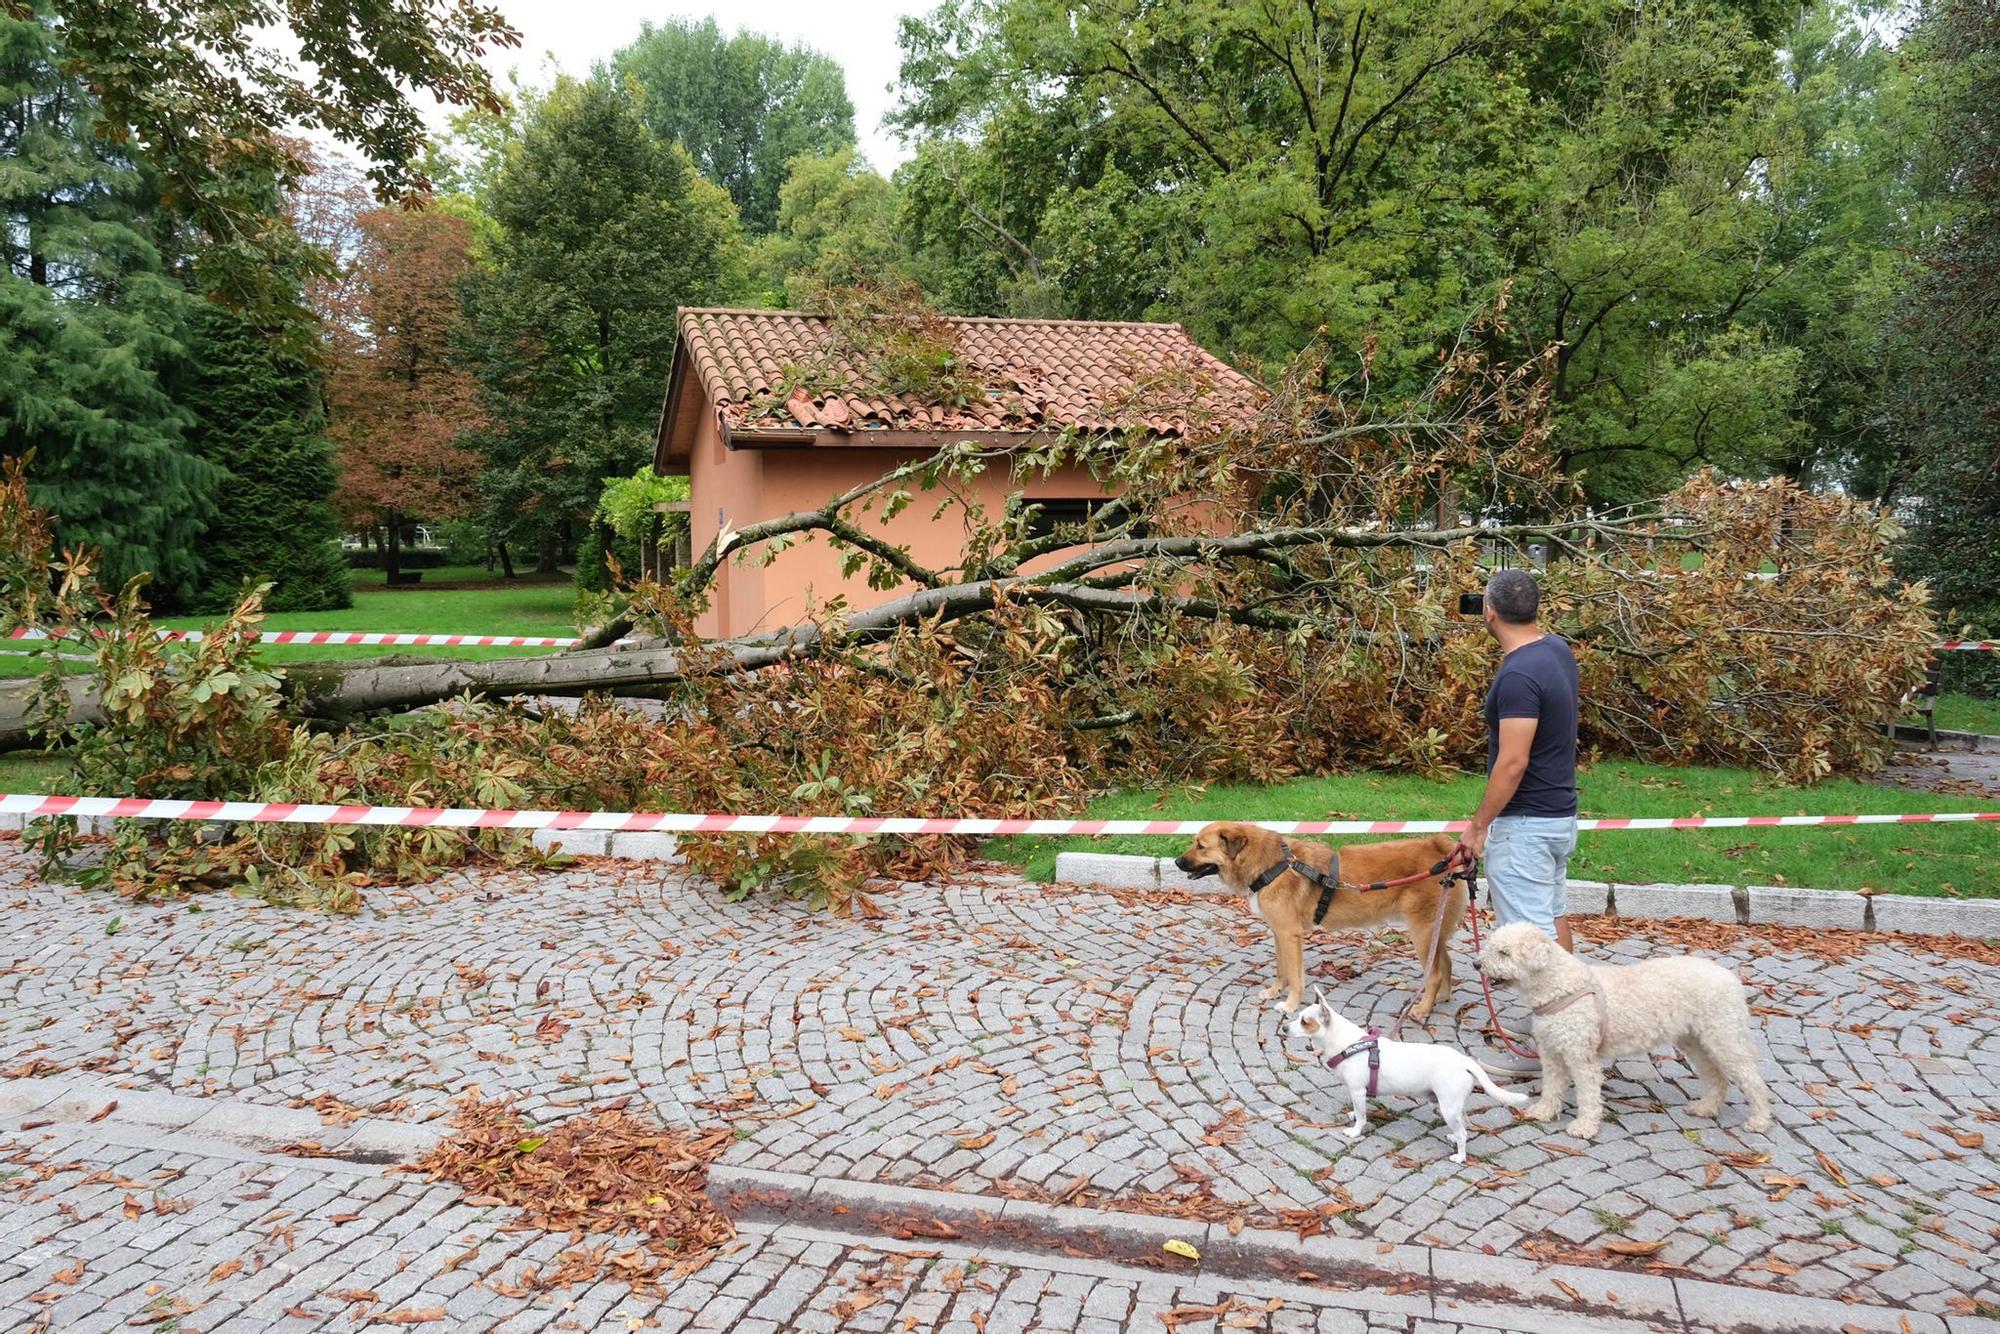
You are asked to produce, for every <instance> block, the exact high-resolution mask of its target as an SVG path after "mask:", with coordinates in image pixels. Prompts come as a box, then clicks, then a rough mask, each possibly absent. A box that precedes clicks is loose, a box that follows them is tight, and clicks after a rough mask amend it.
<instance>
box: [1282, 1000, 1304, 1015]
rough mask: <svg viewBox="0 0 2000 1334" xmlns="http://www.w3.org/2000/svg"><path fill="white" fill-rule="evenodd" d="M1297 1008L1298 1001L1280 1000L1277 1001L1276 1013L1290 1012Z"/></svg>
mask: <svg viewBox="0 0 2000 1334" xmlns="http://www.w3.org/2000/svg"><path fill="white" fill-rule="evenodd" d="M1298 1008H1299V1003H1298V1002H1297V1001H1295V1000H1282V1001H1279V1002H1278V1013H1280V1014H1290V1013H1291V1012H1292V1011H1294V1010H1296V1009H1298Z"/></svg>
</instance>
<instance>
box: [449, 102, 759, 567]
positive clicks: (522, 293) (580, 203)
mask: <svg viewBox="0 0 2000 1334" xmlns="http://www.w3.org/2000/svg"><path fill="white" fill-rule="evenodd" d="M490 212H491V215H492V218H493V220H494V222H495V223H496V224H497V225H498V228H499V234H498V236H497V237H496V239H495V240H494V242H493V245H492V260H493V263H492V268H491V269H490V270H489V271H485V272H481V273H479V274H476V275H474V276H473V277H471V278H470V279H469V280H468V281H467V283H466V288H465V306H464V309H465V317H466V329H465V335H464V339H463V351H464V353H465V356H466V358H467V359H468V361H469V362H470V364H471V365H472V366H473V367H474V369H475V372H476V374H477V376H478V379H479V386H480V391H481V396H482V399H483V401H484V402H485V404H486V406H487V409H488V411H489V413H490V415H491V417H492V419H493V425H492V427H491V429H489V430H487V431H484V432H481V433H480V434H479V435H478V436H476V437H475V442H476V443H477V445H478V446H479V448H480V449H481V450H482V452H484V454H485V455H486V459H487V469H486V472H485V475H484V476H483V478H482V480H481V488H482V491H483V493H484V495H485V498H486V503H487V513H488V516H489V524H490V526H491V528H492V530H493V531H494V533H495V534H496V536H501V537H507V538H510V539H513V540H526V539H534V538H538V537H546V536H547V535H549V534H552V533H554V532H556V531H557V530H558V529H560V528H561V527H562V526H563V525H564V524H565V523H570V522H576V521H580V520H583V519H585V518H586V517H587V516H588V515H589V514H590V513H591V512H592V511H593V510H594V509H595V508H596V506H597V502H598V497H599V494H600V493H601V491H602V489H603V485H604V482H605V479H607V478H610V477H617V476H626V475H629V474H631V473H632V472H634V471H635V470H636V469H637V468H639V467H640V466H641V465H642V464H644V463H645V462H647V461H648V460H649V459H650V458H651V456H652V450H653V436H654V432H655V429H656V428H657V425H658V419H659V408H660V395H661V392H662V385H664V383H665V381H666V368H667V366H668V365H669V364H670V361H671V355H672V350H673V340H674V313H675V308H676V307H678V306H681V305H700V304H703V303H706V302H713V301H714V300H716V299H718V298H719V297H720V296H721V295H722V294H723V292H724V291H725V290H726V285H727V283H728V282H729V275H730V274H731V272H732V265H733V264H734V263H735V251H736V249H737V247H738V245H739V242H738V239H737V232H736V218H735V211H734V209H733V207H732V206H731V204H730V202H729V199H728V196H727V195H725V194H724V193H723V191H722V190H721V189H720V188H718V187H716V186H714V185H711V184H709V183H708V182H707V181H704V180H703V179H702V178H701V177H700V175H699V174H698V173H697V172H696V171H695V170H694V167H693V164H692V163H691V162H690V161H689V160H688V156H687V154H686V153H685V152H683V151H682V150H681V149H679V148H678V147H674V146H670V145H666V144H662V143H661V142H660V141H659V140H658V139H657V138H656V137H654V135H653V134H652V132H651V131H649V130H648V129H647V128H646V127H645V125H644V124H643V123H642V122H641V121H640V119H639V116H638V114H637V112H636V111H635V110H634V109H633V106H632V104H631V102H630V101H629V100H628V99H627V98H626V97H625V95H624V94H623V93H622V92H620V91H619V90H618V89H617V88H616V87H614V86H613V85H612V84H611V83H610V82H609V81H608V80H607V79H602V78H600V79H595V80H592V81H590V82H587V83H576V82H570V81H563V82H560V83H558V84H557V85H556V87H555V88H554V89H552V90H551V91H550V92H549V94H548V96H547V97H546V98H545V99H544V100H542V101H541V102H540V103H539V104H538V105H537V108H536V112H535V116H534V118H533V119H532V120H531V121H530V122H529V123H528V125H527V127H526V128H525V130H524V131H523V133H522V137H521V141H520V143H519V144H518V145H517V146H515V147H514V148H513V149H512V150H510V151H509V152H508V154H507V156H506V162H505V166H504V167H503V168H502V170H501V172H500V175H499V177H498V178H497V179H496V180H495V182H494V184H493V188H492V191H491V199H490Z"/></svg>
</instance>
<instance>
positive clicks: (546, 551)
mask: <svg viewBox="0 0 2000 1334" xmlns="http://www.w3.org/2000/svg"><path fill="white" fill-rule="evenodd" d="M537 554H538V557H539V558H538V559H537V560H536V562H535V573H536V574H561V573H562V566H561V565H559V564H558V563H557V562H556V535H555V534H554V533H553V532H548V533H543V534H542V543H541V549H540V551H539V552H538V553H537Z"/></svg>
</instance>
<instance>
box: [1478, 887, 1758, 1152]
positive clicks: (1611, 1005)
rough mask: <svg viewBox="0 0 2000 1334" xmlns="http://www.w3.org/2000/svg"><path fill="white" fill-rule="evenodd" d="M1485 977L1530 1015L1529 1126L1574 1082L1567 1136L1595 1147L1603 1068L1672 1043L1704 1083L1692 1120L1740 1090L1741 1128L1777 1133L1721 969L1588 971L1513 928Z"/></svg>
mask: <svg viewBox="0 0 2000 1334" xmlns="http://www.w3.org/2000/svg"><path fill="white" fill-rule="evenodd" d="M1479 971H1480V972H1481V973H1484V974H1485V975H1486V976H1487V977H1489V978H1491V979H1492V980H1494V981H1496V982H1511V983H1513V984H1514V985H1515V986H1516V987H1517V988H1519V990H1520V992H1521V994H1522V997H1523V998H1524V999H1525V1000H1526V1001H1527V1002H1528V1004H1529V1005H1530V1006H1532V1007H1533V1010H1534V1031H1535V1046H1536V1047H1537V1048H1539V1049H1540V1051H1541V1057H1542V1096H1541V1097H1540V1098H1539V1099H1538V1100H1537V1101H1536V1103H1535V1105H1534V1106H1532V1107H1530V1108H1528V1110H1527V1111H1526V1112H1525V1113H1523V1115H1525V1116H1527V1117H1528V1118H1529V1119H1531V1120H1535V1121H1547V1120H1549V1119H1551V1118H1553V1117H1554V1116H1555V1114H1556V1113H1557V1112H1559V1111H1561V1110H1562V1104H1563V1092H1564V1090H1565V1088H1566V1087H1567V1086H1568V1085H1569V1084H1571V1083H1574V1084H1575V1085H1576V1119H1575V1120H1574V1121H1571V1122H1570V1123H1569V1133H1570V1134H1572V1135H1575V1136H1576V1137H1577V1138H1578V1139H1590V1138H1591V1137H1592V1136H1594V1135H1596V1134H1597V1130H1598V1127H1599V1126H1600V1125H1601V1124H1602V1123H1603V1120H1604V1098H1603V1081H1604V1070H1603V1062H1604V1061H1605V1060H1607V1059H1610V1058H1613V1057H1618V1056H1638V1055H1641V1054H1643V1053H1645V1052H1649V1051H1652V1050H1653V1049H1654V1048H1656V1047H1660V1046H1664V1045H1666V1044H1668V1043H1671V1044H1673V1046H1674V1047H1675V1048H1677V1049H1678V1050H1679V1051H1680V1054H1681V1056H1682V1057H1683V1058H1684V1059H1685V1060H1686V1061H1687V1063H1688V1064H1689V1065H1691V1066H1693V1067H1694V1071H1695V1073H1696V1074H1697V1075H1699V1076H1700V1077H1701V1097H1700V1098H1699V1099H1697V1100H1696V1101H1695V1102H1693V1103H1691V1104H1690V1105H1689V1107H1688V1110H1689V1111H1690V1112H1692V1113H1694V1114H1695V1115H1696V1116H1715V1115H1717V1114H1719V1113H1720V1112H1721V1110H1722V1100H1723V1098H1724V1097H1726V1096H1727V1095H1728V1093H1729V1086H1730V1085H1731V1084H1735V1085H1736V1086H1737V1087H1739V1088H1741V1089H1742V1090H1743V1096H1744V1097H1746V1098H1748V1099H1749V1100H1750V1118H1749V1120H1747V1121H1745V1122H1744V1123H1743V1128H1744V1129H1745V1130H1752V1131H1763V1130H1769V1129H1770V1128H1771V1091H1770V1089H1768V1088H1766V1087H1765V1086H1764V1080H1763V1078H1762V1076H1760V1075H1759V1074H1758V1073H1757V1048H1756V1046H1755V1045H1754V1044H1753V1043H1752V1042H1751V1040H1750V1004H1749V1001H1748V1000H1747V999H1746V998H1745V996H1744V993H1743V983H1742V982H1741V981H1740V980H1739V979H1738V978H1737V976H1736V974H1734V973H1732V972H1730V971H1729V970H1728V969H1726V968H1724V967H1722V966H1721V965H1719V964H1715V963H1711V962H1709V961H1708V960H1707V959H1691V958H1681V959H1649V960H1647V961H1646V962H1644V963H1635V964H1628V965H1625V966H1623V967H1615V968H1598V967H1592V966H1591V965H1589V964H1586V963H1584V962H1583V961H1582V960H1581V959H1578V958H1576V957H1575V956H1574V955H1572V954H1570V953H1569V952H1568V951H1567V950H1564V949H1563V948H1561V947H1560V946H1558V945H1557V944H1556V943H1555V942H1554V941H1553V940H1550V939H1549V938H1548V936H1547V934H1546V933H1544V932H1543V931H1542V930H1541V928H1539V927H1536V926H1531V925H1529V924H1528V923H1526V922H1515V923H1512V924H1511V925H1508V926H1503V927H1501V928H1500V929H1499V930H1498V931H1495V932H1494V933H1493V939H1492V941H1491V943H1489V944H1488V945H1487V947H1486V949H1485V951H1484V952H1483V953H1482V954H1480V956H1479Z"/></svg>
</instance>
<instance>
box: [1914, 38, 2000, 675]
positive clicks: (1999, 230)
mask: <svg viewBox="0 0 2000 1334" xmlns="http://www.w3.org/2000/svg"><path fill="white" fill-rule="evenodd" d="M1907 52H1908V56H1907V58H1908V59H1909V60H1910V61H1911V62H1912V64H1913V66H1914V67H1915V69H1916V71H1917V80H1918V85H1919V87H1920V88H1922V89H1924V90H1925V91H1924V94H1923V96H1924V103H1925V105H1924V111H1925V113H1926V121H1927V131H1928V132H1927V133H1926V134H1925V136H1924V139H1923V141H1922V143H1921V151H1920V154H1919V158H1918V163H1919V167H1920V175H1921V180H1922V184H1923V188H1924V191H1925V193H1926V195H1927V196H1928V197H1930V198H1933V199H1935V200H1936V201H1937V203H1938V205H1939V209H1940V213H1941V216H1940V217H1939V218H1937V220H1936V224H1935V226H1934V227H1933V228H1932V229H1931V230H1930V232H1929V233H1928V235H1926V236H1925V238H1924V241H1923V245H1922V259H1923V267H1922V269H1921V271H1920V273H1919V274H1918V276H1917V279H1916V282H1915V283H1914V285H1913V286H1912V288H1911V290H1910V291H1909V293H1908V295H1907V296H1906V298H1905V299H1904V302H1903V304H1902V308H1901V310H1900V311H1899V312H1898V315H1899V322H1898V323H1897V325H1896V326H1895V328H1894V329H1893V330H1892V333H1893V335H1894V337H1895V339H1896V341H1897V342H1898V343H1899V344H1900V345H1901V346H1900V352H1901V355H1900V356H1899V358H1898V364H1899V365H1900V366H1901V367H1902V368H1903V372H1904V373H1903V375H1902V376H1901V377H1900V381H1899V388H1900V392H1899V393H1898V394H1897V395H1896V396H1895V398H1894V399H1893V400H1892V403H1891V407H1890V411H1889V414H1888V416H1889V421H1890V422H1891V423H1892V428H1891V429H1892V431H1893V433H1894V437H1895V439H1896V441H1897V443H1898V444H1899V445H1900V447H1901V449H1902V451H1903V452H1904V456H1905V458H1906V460H1907V463H1906V467H1907V469H1908V475H1909V480H1908V483H1907V495H1908V497H1909V501H1908V506H1909V509H1910V511H1911V512H1912V516H1913V518H1912V523H1911V531H1910V535H1909V541H1908V543H1907V545H1906V547H1905V550H1904V553H1903V559H1902V561H1901V569H1902V571H1903V572H1904V573H1905V574H1907V575H1910V576H1913V577H1918V578H1923V579H1926V580H1928V581H1929V582H1930V584H1931V586H1932V588H1933V589H1934V590H1935V593H1936V597H1937V601H1938V604H1939V606H1940V607H1941V608H1942V609H1943V610H1944V612H1945V614H1946V615H1947V617H1948V618H1949V620H1950V622H1951V623H1952V624H1953V625H1954V626H1958V625H1969V626H1971V627H1972V628H1973V630H1974V631H1975V632H1980V633H1987V634H1992V633H2000V5H1995V4H1994V3H1993V2H1992V0H1935V2H1934V3H1932V4H1930V5H1928V6H1927V7H1926V8H1925V9H1924V10H1923V12H1922V15H1921V17H1920V19H1919V22H1918V24H1917V26H1916V28H1915V30H1914V31H1913V32H1912V34H1911V36H1910V39H1909V41H1908V43H1907ZM1946 656H1948V657H1952V658H1955V659H1981V658H1987V657H1989V656H1990V655H1988V654H1983V653H1961V654H1950V655H1946ZM1951 670H1953V671H1954V672H1955V673H1964V674H1965V676H1966V677H1968V678H1970V677H1974V676H1978V677H1980V678H1982V679H1983V680H1984V682H1985V686H1986V688H1987V689H1989V690H1991V689H1993V688H1995V687H1996V685H2000V672H1996V671H1995V670H1994V669H1993V668H1992V667H1990V666H1987V665H1985V664H1979V663H1973V662H1954V663H1953V664H1951Z"/></svg>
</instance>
